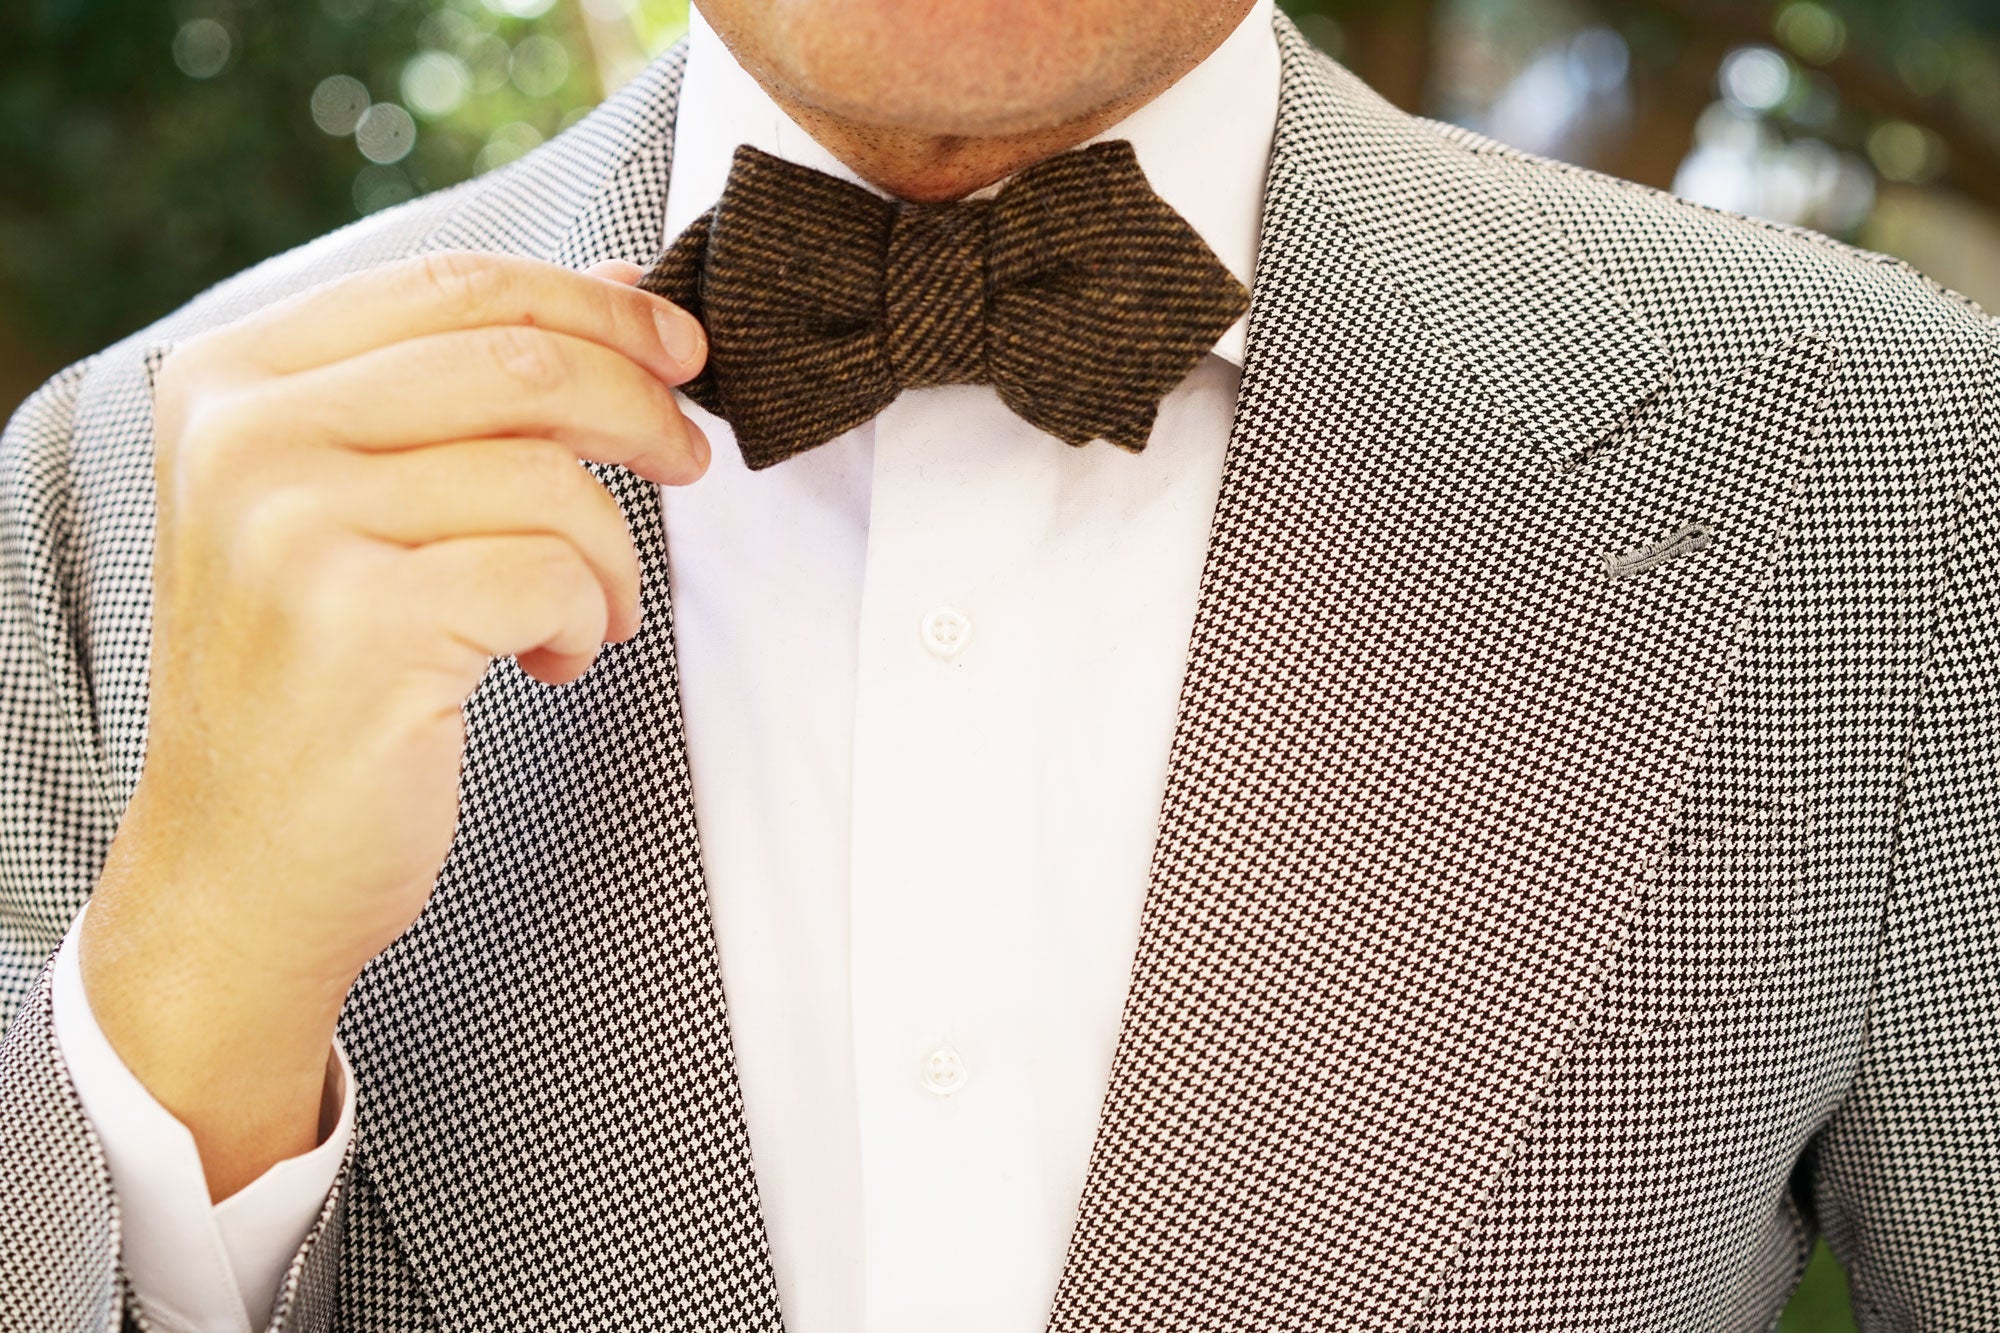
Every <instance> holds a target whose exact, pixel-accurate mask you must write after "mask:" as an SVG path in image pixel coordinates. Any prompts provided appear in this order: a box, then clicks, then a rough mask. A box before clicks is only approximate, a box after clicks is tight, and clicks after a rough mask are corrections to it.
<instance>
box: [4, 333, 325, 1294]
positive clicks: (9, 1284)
mask: <svg viewBox="0 0 2000 1333" xmlns="http://www.w3.org/2000/svg"><path fill="white" fill-rule="evenodd" d="M105 355H109V354H108V353H107V354H105ZM91 367H92V363H90V362H84V363H80V364H78V365H76V366H73V367H71V368H70V369H69V370H66V371H64V372H63V373H62V374H60V375H58V376H57V377H56V378H55V379H53V380H51V381H50V382H49V383H48V384H47V385H45V386H43V388H42V389H41V390H40V391H38V392H37V393H36V394H35V395H34V397H32V398H30V399H29V400H28V401H27V403H25V404H24V405H23V406H22V408H21V410H20V411H19V412H17V413H16V414H15V415H14V417H13V419H12V420H11V421H10V422H8V424H7V428H6V431H5V433H4V434H0V1024H4V1025H5V1030H4V1035H0V1322H4V1323H5V1324H6V1325H7V1326H8V1327H10V1328H12V1327H20V1328H35V1329H50V1330H63V1333H70V1331H71V1330H77V1331H79V1333H80V1331H82V1330H93V1331H96V1330H104V1331H109V1330H116V1329H119V1328H121V1327H123V1328H127V1329H144V1328H146V1327H147V1321H146V1318H145V1315H144V1312H143V1309H142V1308H141V1307H139V1306H138V1305H137V1304H136V1303H135V1302H134V1301H133V1300H132V1297H131V1291H130V1288H129V1284H128V1283H127V1281H126V1279H125V1276H124V1274H123V1272H122V1271H121V1268H120V1265H119V1235H120V1233H119V1210H118V1200H117V1197H116V1194H115V1192H114V1191H113V1189H112V1184H111V1175H110V1172H109V1170H108V1168H107V1166H106V1164H105V1159H104V1153H103V1150H102V1147H101V1146H100V1144H99V1142H98V1140H97V1137H96V1135H95V1133H94V1132H93V1131H92V1129H91V1126H90V1122H89V1120H88V1118H87V1117H86V1116H85V1114H84V1110H83V1104H82V1102H81V1101H80V1100H79V1099H78V1097H77V1094H76V1089H75V1086H74V1085H73V1084H72V1082H71V1080H70V1077H69V1073H68V1070H67V1068H66V1067H65V1066H64V1064H63V1060H62V1054H61V1050H60V1048H59V1047H58V1045H57V1042H56V1032H55V1023H54V1008H53V1001H52V994H53V992H52V988H51V979H52V976H53V969H52V967H51V966H50V962H51V961H52V955H53V953H54V950H55V947H56V943H57V941H58V940H59V939H60V938H61V935H62V931H63V927H64V925H65V923H66V922H67V920H68V919H69V918H70V917H72V916H74V915H75V913H76V910H77V908H78V907H79V906H80V905H81V904H82V902H83V901H84V899H85V898H86V897H88V895H89V893H90V889H91V886H92V885H93V884H94V883H95V882H96V879H97V875H98V873H99V871H100V870H101V868H102V866H103V861H104V856H105V853H106V851H107V850H108V848H109V846H110V841H111V835H112V833H113V832H114V831H115V830H116V827H117V820H118V803H117V802H116V800H115V799H114V797H113V795H112V793H111V790H110V787H109V784H108V783H107V782H106V780H105V773H104V766H103V763H102V760H101V758H100V751H99V747H98V743H97V727H96V722H95V718H94V716H93V712H92V708H91V705H90V699H89V690H88V686H87V680H88V673H87V671H86V669H85V666H84V655H85V645H84V643H83V641H82V638H81V636H80V634H79V632H78V631H77V629H76V622H77V619H78V617H77V615H76V612H75V608H76V606H77V604H78V603H79V601H80V598H79V596H78V595H77V593H76V591H75V587H76V584H75V579H76V576H77V570H78V567H79V560H80V553H79V552H78V551H77V550H76V543H75V540H74V537H73V534H72V532H71V526H70V525H71V516H72V514H73V513H74V497H73V495H72V493H71V489H70V487H71V481H70V479H71V477H72V476H73V475H74V467H73V462H74V452H75V448H76V440H77V438H78V435H79V432H78V430H77V421H78V413H77V403H78V401H79V398H80V397H81V396H82V394H83V391H84V386H85V384H86V382H87V379H88V377H89V372H90V370H91ZM351 1158H352V1148H351V1146H350V1149H349V1160H348V1161H346V1162H343V1164H342V1166H341V1171H340V1176H339V1178H338V1179H337V1180H336V1181H335V1183H334V1187H333V1190H332V1192H331V1193H330V1194H329V1196H328V1198H327V1202H326V1206H325V1208H324V1209H323V1210H322V1211H321V1213H320V1215H319V1218H318V1219H317V1221H316V1222H315V1224H314V1226H313V1229H312V1231H311V1232H310V1233H309V1234H308V1235H307V1237H306V1239H305V1241H304V1243H303V1244H302V1245H301V1246H300V1247H299V1250H298V1253H297V1254H295V1255H294V1256H293V1259H292V1263H291V1265H290V1267H289V1268H288V1270H287V1272H286V1275H285V1280H284V1284H283V1287H282V1289H281V1291H280V1292H279V1295H278V1299H277V1302H276V1304H275V1306H274V1309H273V1312H272V1317H271V1323H270V1325H269V1328H270V1329H271V1330H272V1333H321V1331H322V1330H326V1329H329V1328H331V1326H332V1322H333V1321H332V1316H333V1309H334V1299H335V1294H336V1292H335V1284H336V1280H337V1277H338V1273H339V1268H340V1247H341V1239H342V1236H343V1233H344V1226H345V1215H346V1196H347V1189H348V1181H349V1178H350V1175H351V1165H352V1160H351Z"/></svg>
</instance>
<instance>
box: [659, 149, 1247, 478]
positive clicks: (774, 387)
mask: <svg viewBox="0 0 2000 1333" xmlns="http://www.w3.org/2000/svg"><path fill="white" fill-rule="evenodd" d="M639 285H640V286H641V287H642V288H644V289H645V290H647V291H649V292H653V293H655V294H656V295H659V296H663V297H665V298H667V299H668V300H670V301H672V302H674V303H675V304H677V305H680V306H683V307H685V308H686V309H688V310H689V311H692V312H693V313H694V314H695V316H696V317H697V318H699V319H700V320H701V321H702V323H703V324H704V325H705V326H706V327H707V329H708V342H709V358H708V365H707V367H706V368H705V369H704V370H703V371H702V373H701V374H700V375H699V376H698V377H696V378H695V379H694V380H692V381H690V382H689V383H687V384H684V385H682V386H681V389H682V391H683V392H685V393H686V394H687V395H688V397H690V398H692V399H693V400H694V401H695V402H697V403H700V404H701V405H702V406H703V407H705V408H707V409H708V410H709V411H710V412H713V413H714V414H715V415H717V416H719V417H721V418H722V419H723V420H725V421H727V422H728V423H729V424H730V426H731V427H732V428H733V429H734V431H735V433H736V440H737V443H738V444H739V445H740V446H741V447H742V450H743V460H744V462H745V463H747V464H748V465H749V466H750V467H751V468H752V469H759V468H767V467H769V466H771V465H772V464H773V463H778V462H782V461H783V460H785V459H787V458H790V457H791V456H792V455H794V454H798V453H803V452H804V451H806V450H807V449H811V448H813V447H814V446H815V445H819V444H824V443H825V442H826V441H828V440H831V439H833V438H834V437H835V436H837V435H840V434H842V433H843V432H846V431H849V430H852V429H853V428H854V427H856V426H858V425H860V424H862V423H863V422H865V421H868V420H870V419H871V418H873V417H874V416H875V415H876V414H877V413H879V412H881V411H882V409H883V408H885V407H887V406H888V405H889V403H890V401H891V400H893V399H894V398H895V397H896V395H897V394H898V393H900V392H901V391H902V390H904V389H909V388H922V387H927V386H931V385H939V384H991V385H992V386H993V387H994V389H995V391H996V392H998V393H999V395H1000V400H1001V401H1002V402H1004V403H1005V404H1007V406H1008V407H1009V408H1011V409H1012V410H1013V411H1014V412H1015V413H1017V414H1018V415H1020V416H1021V417H1022V418H1023V419H1024V420H1026V421H1027V422H1028V423H1029V424H1031V425H1033V426H1035V427H1037V428H1038V429H1041V430H1044V431H1047V432H1048V433H1049V434H1051V435H1053V436H1055V437H1056V438H1058V439H1060V440H1063V441H1065V442H1066V443H1068V444H1072V445H1083V444H1087V443H1088V442H1090V441H1091V440H1095V439H1103V440H1109V441H1110V442H1111V443H1113V444H1115V445H1117V446H1118V447H1119V448H1121V449H1127V450H1130V451H1132V452H1134V453H1137V452H1138V451H1139V450H1141V449H1143V448H1144V447H1145V445H1146V439H1147V436H1149V435H1150V434H1151V433H1152V428H1153V416H1154V413H1156V412H1157V411H1158V410H1159V405H1160V400H1161V399H1162V398H1164V397H1165V396H1166V395H1167V393H1168V391H1169V390H1171V389H1172V388H1173V387H1174V386H1175V385H1176V384H1178V383H1180V382H1181V380H1182V379H1184V378H1185V377H1186V376H1187V374H1188V372H1189V371H1191V370H1193V369H1194V367H1195V364H1196V363H1197V362H1198V361H1200V360H1201V358H1202V356H1203V354H1204V353H1206V352H1207V351H1208V349H1209V348H1211V347H1213V346H1214V345H1215V341H1216V339H1218V338H1220V337H1221V336H1222V334H1223V333H1224V332H1225V331H1226V330H1227V329H1228V328H1229V326H1230V325H1231V324H1233V323H1235V322H1236V320H1237V318H1238V317H1239V316H1241V315H1242V314H1243V312H1244V310H1245V309H1247V308H1248V306H1249V302H1250V296H1249V293H1248V292H1246V291H1245V290H1244V288H1243V284H1242V283H1241V282H1238V281H1237V280H1236V278H1235V277H1234V276H1233V275H1232V274H1231V273H1230V272H1229V270H1228V269H1226V268H1224V267H1223V266H1222V264H1221V263H1220V261H1218V260H1217V259H1216V257H1215V256H1214V254H1213V253H1211V252H1210V251H1209V249H1208V247H1207V246H1206V245H1205V244H1203V242H1202V239H1201V237H1200V236H1199V235H1197V234H1196V233H1195V230H1194V228H1192V227H1190V226H1189V225H1188V224H1187V222H1186V220H1185V219H1183V218H1182V217H1181V215H1180V214H1178V213H1176V212H1175V211H1174V210H1173V209H1172V208H1171V207H1169V206H1168V205H1167V203H1166V202H1165V201H1164V200H1162V199H1161V198H1160V197H1159V196H1158V195H1156V194H1154V193H1153V190H1152V187H1151V186H1149V185H1148V184H1147V183H1146V177H1145V173H1144V172H1142V171H1141V170H1140V168H1139V162H1138V159H1137V157H1136V156H1134V154H1133V151H1132V145H1131V144H1130V143H1127V142H1125V141H1124V140H1115V141H1112V142H1109V143H1100V144H1093V145H1091V146H1090V147H1087V148H1077V149H1072V150H1070V151H1069V152H1066V153H1061V154H1058V155H1057V156H1055V157H1051V158H1048V159H1046V160H1044V161H1041V162H1038V163H1036V164H1035V165H1033V166H1031V167H1028V168H1027V169H1025V170H1023V171H1022V172H1020V173H1019V174H1018V175H1017V176H1015V177H1014V179H1012V180H1011V181H1009V182H1008V183H1007V184H1006V185H1005V186H1003V187H1002V188H1001V189H1000V191H999V193H998V194H997V195H996V196H995V197H993V198H992V199H984V200H974V201H968V202H960V203H945V204H912V203H901V202H897V201H895V200H890V199H884V198H881V197H880V196H878V195H875V194H873V193H871V192H869V191H868V190H865V189H863V188H862V187H860V186H858V185H855V184H852V183H850V182H848V181H843V180H839V179H836V178H835V177H832V176H829V175H827V174H826V173H824V172H821V171H815V170H813V169H812V168H810V167H802V166H799V165H798V164H796V163H793V162H787V161H785V160H784V159H783V158H778V157H773V156H771V155H770V154H769V153H764V152H759V151H758V150H757V149H755V148H752V147H750V146H749V145H747V144H745V145H742V146H740V147H738V148H737V150H736V155H735V157H734V159H733V160H732V162H731V163H730V168H729V181H728V184H727V186H726V187H725V188H724V190H723V192H722V198H721V200H720V201H719V202H718V203H717V204H716V206H715V207H714V208H712V209H710V210H709V211H708V212H706V213H704V214H702V216H701V217H700V218H698V219H697V220H696V221H695V222H694V223H693V224H692V225H691V226H689V227H688V229H687V230H686V231H685V232H683V233H682V234H681V236H680V237H679V238H678V239H677V240H675V242H674V243H673V245H672V246H671V247H670V248H669V249H668V250H667V253H666V254H665V255H664V256H662V258H661V259H660V261H659V263H658V264H656V265H654V266H653V269H652V271H651V272H650V273H648V274H647V275H646V276H645V277H644V278H643V279H641V280H640V283H639Z"/></svg>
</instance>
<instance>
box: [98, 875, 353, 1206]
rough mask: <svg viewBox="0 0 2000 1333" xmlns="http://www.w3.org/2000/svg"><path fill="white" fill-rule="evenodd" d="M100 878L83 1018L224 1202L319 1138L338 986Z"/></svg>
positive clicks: (159, 895)
mask: <svg viewBox="0 0 2000 1333" xmlns="http://www.w3.org/2000/svg"><path fill="white" fill-rule="evenodd" d="M107 868H108V869H109V865H108V863H107ZM107 880H109V881H111V882H101V883H100V886H99V890H98V893H97V894H96V895H95V896H94V897H93V899H92V902H91V906H90V909H89V911H88V912H87V913H86V914H85V917H84V920H83V921H82V923H81V927H80V929H79V932H78V938H77V950H78V954H77V961H78V964H79V970H80V972H81V974H82V980H83V986H84V993H85V997H86V998H87V1000H88V1002H89V1005H90V1009H91V1013H92V1016H93V1017H94V1018H95V1019H96V1022H97V1026H98V1028H99V1029H100V1030H101V1031H102V1032H103V1034H104V1037H105V1040H106V1041H107V1042H108V1043H109V1044H110V1046H111V1048H112V1050H113V1051H114V1052H115V1053H116V1054H117V1056H118V1058H119V1059H120V1060H121V1061H122V1062H123V1063H124V1064H125V1066H126V1068H127V1069H128V1070H130V1071H131V1073H132V1075H133V1077H135V1078H136V1079H137V1080H138V1081H139V1083H140V1084H141V1085H142V1086H144V1087H145V1089H146V1091H147V1092H148V1093H149V1094H150V1095H151V1096H152V1097H153V1098H154V1100H156V1101H157V1102H159V1104H160V1105H161V1106H162V1107H164V1108H165V1109H166V1110H167V1111H168V1112H169V1113H170V1114H172V1115H173V1116H174V1118H175V1119H177V1120H179V1121H180V1122H181V1123H182V1124H183V1125H184V1126H186V1127H187V1129H188V1131H189V1132H190V1134H192V1135H193V1137H194V1139H195V1143H196V1146H197V1148H198V1149H199V1150H200V1153H201V1157H202V1163H203V1167H204V1170H205V1172H206V1174H207V1177H208V1184H209V1189H210V1193H211V1196H212V1197H213V1198H215V1199H218V1200H219V1199H222V1198H225V1197H227V1196H228V1195H230V1194H232V1193H234V1192H235V1191H236V1190H237V1189H239V1188H241V1187H242V1186H243V1185H245V1184H248V1183H249V1182H250V1181H251V1180H254V1179H255V1178H256V1177H257V1176H259V1175H261V1174H262V1173H263V1172H264V1170H266V1169H267V1168H268V1167H270V1166H271V1165H272V1164H273V1163H275V1162H278V1161H282V1160H284V1159H285V1158H288V1157H295V1156H298V1155H299V1154H301V1153H304V1152H308V1151H310V1150H311V1149H312V1148H313V1147H315V1146H316V1145H317V1144H318V1143H319V1141H320V1139H321V1137H322V1131H323V1129H324V1123H325V1116H326V1111H327V1106H326V1102H327V1098H328V1096H329V1095H333V1096H334V1097H335V1105H336V1106H337V1104H338V1096H337V1094H338V1091H339V1085H338V1075H337V1069H338V1065H337V1062H335V1061H334V1059H333V1054H332V1044H333V1033H334V1028H335V1026H336V1024H337V1023H338V1021H339V1017H340V1006H341V1002H342V1000H343V999H344V997H345V994H346V986H345V985H344V984H328V983H326V982H324V981H321V980H318V979H314V978H311V977H310V976H308V975H306V974H303V973H300V972H296V971H288V970H287V969H286V968H285V967H284V966H282V964H281V963H280V962H279V961H278V960H275V959H269V958H258V957H254V956H250V955H252V954H253V953H254V950H253V949H250V948H246V946H245V945H244V944H243V943H242V942H240V941H236V940H234V939H231V938H227V937H222V936H218V935H217V934H216V933H215V932H213V931H208V930H204V929H203V928H202V925H201V922H200V920H199V913H198V910H189V911H180V912H177V911H175V910H173V909H174V908H175V907H176V906H177V905H179V904H187V905H188V906H189V907H190V908H194V907H195V900H193V899H191V898H190V897H187V896H185V895H179V894H175V893H172V892H167V891H165V888H164V886H161V885H157V884H155V885H151V886H149V887H150V888H151V889H152V890H158V891H157V892H148V893H145V894H139V893H130V892H123V891H121V888H122V887H123V886H120V885H118V884H117V883H116V882H115V881H116V875H115V874H109V875H108V876H107Z"/></svg>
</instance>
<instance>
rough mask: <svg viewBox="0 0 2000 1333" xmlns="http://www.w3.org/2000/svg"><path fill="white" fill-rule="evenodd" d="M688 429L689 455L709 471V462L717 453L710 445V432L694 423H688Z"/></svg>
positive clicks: (684, 419)
mask: <svg viewBox="0 0 2000 1333" xmlns="http://www.w3.org/2000/svg"><path fill="white" fill-rule="evenodd" d="M682 420H683V421H686V420H687V419H686V418H685V417H683V418H682ZM687 428H688V453H690V454H691V455H693V457H694V461H695V462H697V463H699V464H701V466H702V470H703V471H707V469H708V460H709V459H711V458H713V457H714V456H715V451H714V450H713V449H711V448H710V447H709V444H708V432H706V431H704V430H703V429H702V428H701V427H699V426H697V425H695V424H694V423H693V422H692V421H688V423H687Z"/></svg>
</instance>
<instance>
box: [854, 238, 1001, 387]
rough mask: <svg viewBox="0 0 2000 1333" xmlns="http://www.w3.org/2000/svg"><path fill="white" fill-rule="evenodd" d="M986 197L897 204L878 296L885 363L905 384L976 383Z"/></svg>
mask: <svg viewBox="0 0 2000 1333" xmlns="http://www.w3.org/2000/svg"><path fill="white" fill-rule="evenodd" d="M992 211H993V206H992V204H991V203H988V202H986V201H983V200H982V201H977V202H973V203H966V204H929V205H916V206H912V207H906V208H902V209H898V210H897V212H896V220H895V223H894V224H893V226H892V228H891V230H890V232H889V254H888V262H887V264H886V265H884V270H883V280H882V300H883V316H884V320H883V322H884V324H885V325H886V327H887V329H888V349H887V350H888V354H889V364H890V366H891V368H892V369H893V371H894V373H895V376H896V378H897V379H898V380H900V381H901V382H902V383H903V384H904V385H906V386H908V387H910V388H913V389H915V388H929V387H932V386H934V385H939V384H983V383H985V382H986V380H987V373H986V262H985V259H986V242H987V222H988V221H989V219H990V217H991V214H992Z"/></svg>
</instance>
